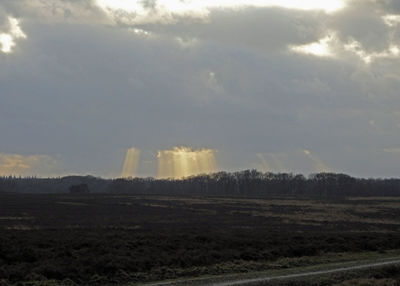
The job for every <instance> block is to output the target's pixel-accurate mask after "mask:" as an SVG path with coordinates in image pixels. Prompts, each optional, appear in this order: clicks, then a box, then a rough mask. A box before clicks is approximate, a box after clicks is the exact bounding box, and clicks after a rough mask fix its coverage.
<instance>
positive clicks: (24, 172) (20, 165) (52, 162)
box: [0, 153, 59, 176]
mask: <svg viewBox="0 0 400 286" xmlns="http://www.w3.org/2000/svg"><path fill="white" fill-rule="evenodd" d="M58 164H59V162H58V160H56V159H54V158H52V157H50V156H48V155H28V156H24V155H19V154H5V153H0V175H1V176H10V175H13V176H36V175H38V176H50V175H51V174H54V173H53V172H54V170H55V168H56V167H57V166H58Z"/></svg>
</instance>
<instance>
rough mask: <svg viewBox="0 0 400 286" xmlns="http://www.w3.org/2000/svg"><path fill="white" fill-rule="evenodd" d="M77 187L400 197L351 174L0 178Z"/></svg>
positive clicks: (41, 187) (392, 183) (396, 185)
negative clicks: (170, 177) (176, 177)
mask: <svg viewBox="0 0 400 286" xmlns="http://www.w3.org/2000/svg"><path fill="white" fill-rule="evenodd" d="M79 185H80V186H81V187H82V185H86V186H87V188H88V191H90V192H91V193H126V194H165V195H207V196H237V197H269V196H294V197H297V196H301V197H304V196H313V197H345V196H400V179H397V178H393V179H372V178H368V179H366V178H355V177H351V176H349V175H346V174H337V173H317V174H312V175H310V176H308V177H305V176H304V175H301V174H292V173H270V172H267V173H262V172H259V171H257V170H245V171H240V172H233V173H228V172H218V173H213V174H204V175H197V176H191V177H187V178H184V179H155V178H151V177H149V178H124V179H122V178H119V179H103V178H97V177H93V176H68V177H62V178H18V177H11V176H9V177H0V192H18V193H68V192H69V191H70V190H71V187H73V186H79ZM72 189H73V188H72Z"/></svg>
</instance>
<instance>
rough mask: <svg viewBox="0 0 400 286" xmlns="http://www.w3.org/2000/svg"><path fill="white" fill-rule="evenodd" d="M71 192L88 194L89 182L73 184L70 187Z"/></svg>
mask: <svg viewBox="0 0 400 286" xmlns="http://www.w3.org/2000/svg"><path fill="white" fill-rule="evenodd" d="M69 192H70V193H71V194H88V193H89V187H88V185H87V184H79V185H71V186H70V187H69Z"/></svg>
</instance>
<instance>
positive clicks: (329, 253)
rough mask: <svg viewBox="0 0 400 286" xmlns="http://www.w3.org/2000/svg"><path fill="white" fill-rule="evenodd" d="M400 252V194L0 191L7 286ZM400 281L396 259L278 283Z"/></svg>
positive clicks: (296, 264)
mask: <svg viewBox="0 0 400 286" xmlns="http://www.w3.org/2000/svg"><path fill="white" fill-rule="evenodd" d="M398 255H400V199H399V198H396V197H347V196H346V197H344V196H340V197H335V198H334V197H325V196H318V197H315V196H314V197H307V196H304V197H300V196H296V197H291V196H289V195H286V196H280V197H277V196H270V197H263V196H260V197H259V198H257V197H256V196H252V197H244V196H242V197H238V196H209V195H160V194H158V195H155V194H154V195H149V194H142V195H140V194H129V193H120V194H118V193H115V192H114V193H96V194H93V193H82V194H79V193H78V194H68V193H58V194H21V193H0V285H124V284H143V283H146V282H152V281H163V280H166V279H176V278H184V277H203V276H213V275H229V274H232V273H235V274H240V273H253V272H257V271H278V272H279V271H285V270H287V269H292V268H296V269H298V268H300V269H301V268H304V269H306V268H307V267H310V266H315V265H324V264H330V263H346V262H351V261H363V260H370V259H378V258H387V257H395V256H398ZM399 279H400V267H398V266H395V265H391V266H388V267H382V268H379V269H372V270H368V271H352V272H346V273H341V274H340V275H339V274H336V275H328V276H324V277H319V278H318V279H316V278H315V279H314V278H313V279H311V280H310V279H308V280H307V279H306V278H304V279H296V280H295V281H280V282H279V285H398V284H399V282H398V281H399ZM277 283H278V282H275V283H274V285H277ZM357 283H364V284H357ZM396 283H397V284H396Z"/></svg>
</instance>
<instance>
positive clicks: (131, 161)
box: [121, 147, 140, 178]
mask: <svg viewBox="0 0 400 286" xmlns="http://www.w3.org/2000/svg"><path fill="white" fill-rule="evenodd" d="M139 158H140V150H139V149H136V148H134V147H132V148H129V149H128V150H127V151H126V155H125V161H124V165H123V167H122V172H121V177H122V178H131V177H135V176H136V173H137V168H138V164H139Z"/></svg>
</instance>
